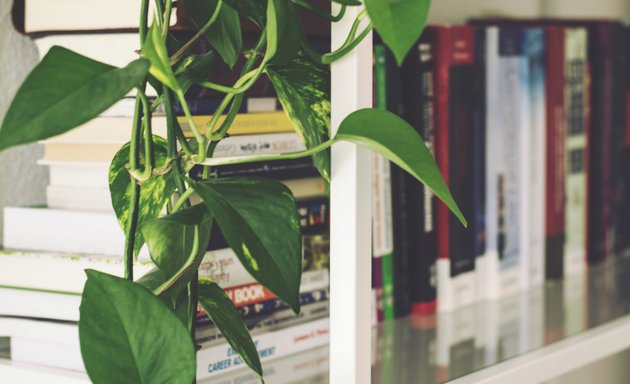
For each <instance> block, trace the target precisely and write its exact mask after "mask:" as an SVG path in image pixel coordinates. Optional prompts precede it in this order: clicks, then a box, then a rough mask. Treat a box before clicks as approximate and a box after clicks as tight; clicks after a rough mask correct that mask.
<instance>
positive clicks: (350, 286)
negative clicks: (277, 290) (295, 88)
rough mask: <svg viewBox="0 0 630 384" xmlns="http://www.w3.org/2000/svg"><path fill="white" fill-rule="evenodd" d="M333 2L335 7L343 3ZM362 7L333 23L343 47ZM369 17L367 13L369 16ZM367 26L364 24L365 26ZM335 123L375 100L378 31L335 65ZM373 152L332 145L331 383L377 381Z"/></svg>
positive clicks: (334, 127)
mask: <svg viewBox="0 0 630 384" xmlns="http://www.w3.org/2000/svg"><path fill="white" fill-rule="evenodd" d="M332 4H333V13H335V12H337V11H338V4H336V3H332ZM361 9H362V7H348V8H347V10H346V17H344V19H343V20H342V21H341V22H338V23H332V27H331V28H332V30H331V36H332V37H331V43H332V48H333V50H334V49H336V48H338V47H340V46H341V45H342V44H343V42H344V40H345V39H346V37H347V35H348V31H349V30H350V26H351V25H352V22H353V21H354V19H355V18H356V16H357V15H358V14H359V12H360V11H361ZM366 19H367V18H366ZM359 30H361V28H359ZM331 71H332V74H331V104H332V113H331V126H332V130H333V132H332V134H333V136H334V134H335V133H336V131H337V129H338V127H339V124H340V123H341V121H342V120H343V119H344V118H345V117H346V116H347V115H348V114H350V113H352V112H353V111H355V110H357V109H361V108H365V107H371V106H372V34H371V33H370V35H368V36H367V37H366V38H365V39H364V40H363V42H362V43H361V44H360V45H359V46H358V47H357V48H356V49H355V50H353V52H352V53H350V54H349V55H347V56H346V57H344V58H343V59H341V60H339V61H337V62H335V63H333V64H332V67H331ZM371 164H372V156H371V153H370V152H369V151H368V150H366V149H364V148H360V147H357V146H356V145H355V144H352V143H345V142H344V143H337V144H335V145H334V146H333V147H332V166H331V175H332V176H331V185H330V207H331V208H330V212H331V216H330V255H331V257H330V383H331V384H369V383H370V382H371V377H370V376H371V375H370V368H371V356H370V354H371V336H370V335H371V310H372V298H371V278H372V264H371V263H372V261H371V258H372V212H371V210H372V180H371Z"/></svg>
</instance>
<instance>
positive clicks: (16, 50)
mask: <svg viewBox="0 0 630 384" xmlns="http://www.w3.org/2000/svg"><path fill="white" fill-rule="evenodd" d="M12 3H13V0H0V120H2V118H3V117H4V113H5V112H6V110H7V109H8V108H9V103H10V102H11V99H12V98H13V95H14V94H15V92H16V91H17V88H18V87H19V85H20V84H21V82H22V81H23V80H24V78H25V77H26V75H27V74H28V73H29V71H30V70H31V69H32V67H33V66H34V65H35V63H36V62H37V60H38V54H37V49H36V48H35V45H34V44H33V43H32V42H31V41H30V40H29V39H28V38H26V37H24V36H21V35H19V34H18V33H17V32H15V30H14V29H13V23H12V22H11V5H12ZM41 157H42V146H41V145H39V144H32V145H27V146H22V147H18V148H14V149H10V150H7V151H3V152H0V208H1V207H4V206H7V205H29V204H42V203H44V201H45V194H44V190H45V186H46V184H48V176H47V173H46V172H45V170H44V169H42V167H38V166H37V165H35V160H37V159H38V158H41ZM0 233H2V215H1V214H0ZM33 236H36V234H33ZM1 244H2V237H1V236H0V245H1Z"/></svg>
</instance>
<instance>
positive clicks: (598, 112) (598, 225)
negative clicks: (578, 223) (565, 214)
mask: <svg viewBox="0 0 630 384" xmlns="http://www.w3.org/2000/svg"><path fill="white" fill-rule="evenodd" d="M617 30H618V29H617V28H616V27H615V26H614V25H613V24H606V25H600V26H596V27H592V28H591V29H590V31H589V63H590V68H591V71H592V72H591V79H592V83H591V84H592V88H591V94H592V96H593V98H592V99H591V113H592V116H591V124H590V130H589V132H588V133H587V135H588V153H589V155H588V161H589V166H588V174H587V185H588V195H587V209H588V211H587V228H586V233H587V240H586V242H587V249H586V256H587V261H588V263H589V264H597V263H600V262H602V261H604V260H605V259H606V257H607V255H608V254H609V253H610V251H611V250H612V247H611V239H612V233H611V228H612V226H611V214H610V207H611V203H612V189H611V187H612V180H611V162H612V154H613V152H612V132H613V119H614V113H615V111H614V106H615V103H616V102H615V100H614V98H613V96H614V94H613V82H614V81H617V80H618V79H616V78H613V75H614V73H613V70H614V68H613V62H614V58H613V57H614V56H617V55H619V52H618V51H617V50H616V49H615V39H616V31H617ZM626 70H627V68H626Z"/></svg>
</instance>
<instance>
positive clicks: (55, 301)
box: [0, 287, 81, 321]
mask: <svg viewBox="0 0 630 384" xmlns="http://www.w3.org/2000/svg"><path fill="white" fill-rule="evenodd" d="M0 303H2V305H0V315H3V316H19V317H30V318H40V319H55V320H65V321H79V305H80V304H81V296H79V295H78V294H67V295H66V294H58V293H49V292H36V291H29V290H24V289H11V288H3V287H0Z"/></svg>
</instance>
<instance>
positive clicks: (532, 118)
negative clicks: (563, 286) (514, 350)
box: [373, 20, 630, 320]
mask: <svg viewBox="0 0 630 384" xmlns="http://www.w3.org/2000/svg"><path fill="white" fill-rule="evenodd" d="M629 64H630V28H628V27H626V26H624V25H622V24H620V23H617V22H613V21H610V22H609V21H580V20H575V21H571V20H563V21H558V20H474V21H471V23H470V24H468V25H454V26H430V27H428V28H427V29H426V30H425V31H424V32H423V34H422V36H421V37H420V39H419V41H418V42H417V43H416V45H415V47H414V48H413V51H412V52H411V53H410V55H409V56H408V57H407V59H406V61H405V62H404V63H403V65H402V67H400V68H398V67H396V65H395V64H394V60H393V58H392V57H391V55H390V54H389V53H387V52H386V50H385V48H384V47H383V45H382V44H381V43H380V42H379V41H378V39H376V40H375V45H374V105H375V106H376V107H379V108H386V109H388V110H390V111H393V112H395V113H397V114H399V115H400V116H402V117H403V118H405V119H406V120H407V121H408V122H409V123H410V124H411V125H413V127H414V128H415V129H416V130H417V131H418V132H419V133H420V135H421V136H422V137H423V138H424V140H425V142H426V145H427V146H428V148H429V149H430V150H431V151H432V153H433V155H434V158H435V160H436V163H437V165H438V167H439V168H440V171H441V172H442V175H443V176H444V178H445V181H446V182H447V184H448V186H449V188H450V189H451V192H452V193H453V196H454V197H455V200H456V201H457V202H458V204H459V206H460V208H461V209H462V212H463V213H464V215H465V216H466V217H467V218H468V222H469V223H470V225H469V227H468V228H464V227H463V226H461V224H460V223H459V222H458V220H457V219H456V218H455V216H454V215H452V214H451V213H449V211H448V210H447V208H446V206H445V205H443V204H442V203H439V202H437V201H436V198H435V197H434V196H433V195H432V194H431V193H430V191H429V190H427V189H425V188H423V187H422V186H421V185H420V184H419V183H418V182H417V181H416V180H414V179H413V178H411V177H410V176H408V175H407V174H406V173H405V172H404V171H403V170H401V169H400V168H399V167H397V166H395V165H390V164H389V163H388V162H386V161H384V160H383V159H382V158H379V157H378V156H375V157H374V162H373V173H374V174H375V175H376V176H375V178H376V180H378V181H375V182H374V184H373V185H374V188H373V194H374V196H375V198H374V204H373V211H374V212H375V215H374V224H373V233H374V244H373V254H374V257H373V266H374V267H373V271H374V273H373V291H374V300H375V302H376V303H377V308H378V310H377V311H376V316H375V318H376V319H378V320H381V319H384V318H388V317H389V318H391V317H399V316H404V315H407V314H409V313H410V312H414V313H427V312H432V311H435V310H436V309H437V310H440V311H450V310H453V309H455V308H458V307H463V306H467V305H470V304H471V303H474V302H477V301H483V300H488V299H496V298H499V297H502V296H505V295H510V294H514V293H516V292H519V291H522V290H527V289H530V288H532V287H537V286H540V285H543V284H544V282H545V281H548V280H555V279H560V278H562V277H563V276H572V275H583V274H584V272H585V270H586V269H587V268H588V266H590V265H595V264H598V263H601V262H602V261H604V260H605V259H606V258H607V257H609V255H612V254H614V253H615V252H617V253H618V252H620V251H621V250H623V249H625V248H627V246H628V242H629V241H630V232H629V231H630V227H629V226H628V215H627V212H628V210H629V209H630V194H629V192H630V173H629V172H628V168H627V167H626V166H625V163H626V162H627V159H628V156H629V154H630V141H629V140H628V126H630V105H629V104H628V100H630V96H629V95H630V77H628V75H627V68H628V67H629ZM383 129H386V127H384V128H383ZM383 245H385V247H384V248H383Z"/></svg>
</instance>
